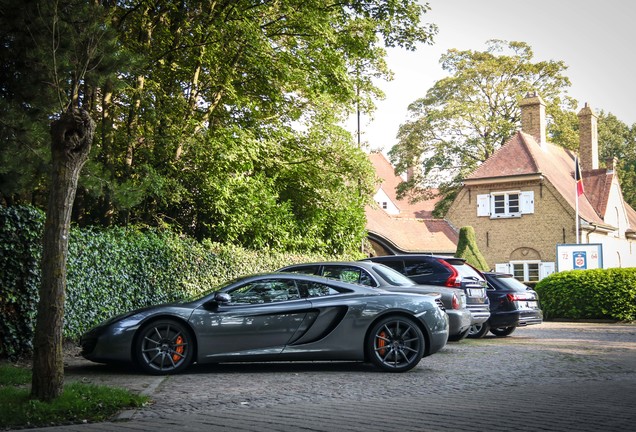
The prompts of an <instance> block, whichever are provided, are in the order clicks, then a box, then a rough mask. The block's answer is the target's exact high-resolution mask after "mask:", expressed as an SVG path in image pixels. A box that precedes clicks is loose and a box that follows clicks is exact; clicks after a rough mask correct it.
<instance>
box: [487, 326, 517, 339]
mask: <svg viewBox="0 0 636 432" xmlns="http://www.w3.org/2000/svg"><path fill="white" fill-rule="evenodd" d="M516 328H517V327H498V328H492V329H490V333H492V334H494V335H495V336H498V337H506V336H509V335H510V334H511V333H512V332H513V331H515V329H516Z"/></svg>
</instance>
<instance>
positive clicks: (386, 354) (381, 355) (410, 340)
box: [366, 316, 425, 372]
mask: <svg viewBox="0 0 636 432" xmlns="http://www.w3.org/2000/svg"><path fill="white" fill-rule="evenodd" d="M424 344H425V342H424V335H423V334H422V330H420V328H419V327H418V326H417V324H416V323H415V322H414V321H413V320H412V319H410V318H406V317H402V316H393V317H387V318H384V319H382V320H381V321H379V322H378V323H377V324H376V325H375V326H373V328H372V329H371V332H370V333H369V336H368V337H367V342H366V347H367V356H368V359H369V360H370V361H371V363H373V364H374V365H375V366H377V367H378V368H380V369H382V370H383V371H386V372H406V371H408V370H411V369H413V368H414V367H415V366H417V364H418V363H419V362H420V360H421V359H422V356H423V355H424Z"/></svg>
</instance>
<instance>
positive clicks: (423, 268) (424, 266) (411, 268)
mask: <svg viewBox="0 0 636 432" xmlns="http://www.w3.org/2000/svg"><path fill="white" fill-rule="evenodd" d="M404 270H405V272H406V273H405V274H406V275H407V276H428V275H432V274H433V272H434V267H433V265H432V264H431V263H429V262H426V261H406V262H405V263H404Z"/></svg>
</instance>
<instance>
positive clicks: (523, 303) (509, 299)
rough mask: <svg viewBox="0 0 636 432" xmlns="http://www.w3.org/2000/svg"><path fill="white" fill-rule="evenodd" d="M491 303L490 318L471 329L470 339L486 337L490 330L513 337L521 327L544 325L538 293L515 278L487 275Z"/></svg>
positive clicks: (494, 274)
mask: <svg viewBox="0 0 636 432" xmlns="http://www.w3.org/2000/svg"><path fill="white" fill-rule="evenodd" d="M484 276H485V277H486V282H487V283H488V290H487V294H488V299H489V300H490V318H489V319H488V321H487V322H485V323H483V324H476V325H473V326H471V329H470V333H469V335H468V337H471V338H482V337H484V335H486V333H488V331H490V332H491V333H492V334H494V335H495V336H499V337H504V336H508V335H510V334H511V333H512V332H514V331H515V329H516V328H517V327H523V326H528V325H533V324H541V323H542V322H543V312H542V311H541V307H540V305H539V295H538V294H537V292H536V291H534V290H532V289H530V288H529V287H528V286H526V285H524V284H523V283H521V282H519V281H518V280H517V279H515V278H514V277H513V276H512V275H509V274H505V273H494V272H485V273H484Z"/></svg>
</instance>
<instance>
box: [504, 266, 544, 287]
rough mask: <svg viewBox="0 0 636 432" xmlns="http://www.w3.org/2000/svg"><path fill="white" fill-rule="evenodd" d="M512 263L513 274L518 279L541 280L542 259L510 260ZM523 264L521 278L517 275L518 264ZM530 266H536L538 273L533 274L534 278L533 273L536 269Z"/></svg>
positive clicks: (524, 280)
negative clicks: (531, 276)
mask: <svg viewBox="0 0 636 432" xmlns="http://www.w3.org/2000/svg"><path fill="white" fill-rule="evenodd" d="M510 265H511V269H510V270H511V274H512V276H513V277H514V278H515V279H517V280H518V281H519V282H524V283H527V282H539V281H540V280H541V260H528V261H510ZM519 265H521V266H522V273H523V279H519V277H517V272H516V270H517V269H516V268H515V267H516V266H519ZM530 266H536V275H533V278H532V279H531V278H530V275H531V273H534V272H535V270H534V269H532V270H531V269H530Z"/></svg>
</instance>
